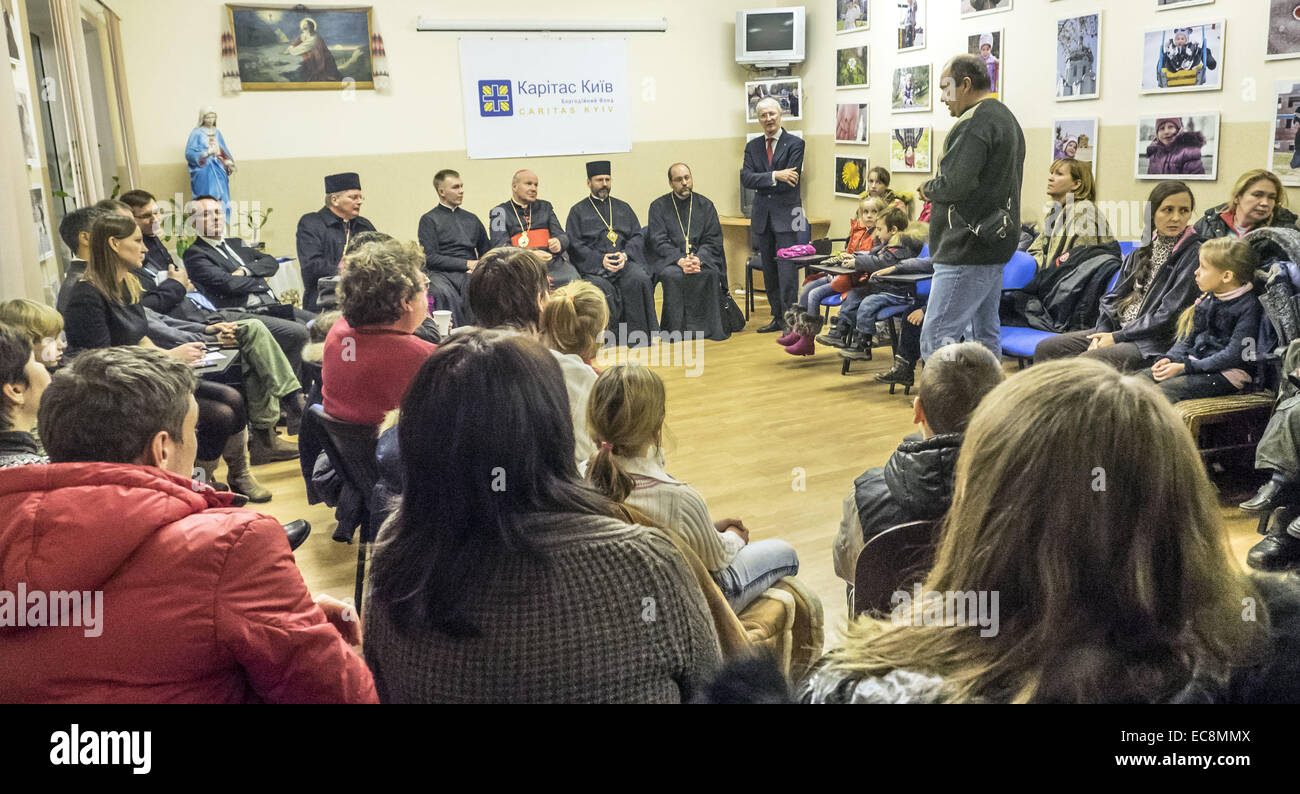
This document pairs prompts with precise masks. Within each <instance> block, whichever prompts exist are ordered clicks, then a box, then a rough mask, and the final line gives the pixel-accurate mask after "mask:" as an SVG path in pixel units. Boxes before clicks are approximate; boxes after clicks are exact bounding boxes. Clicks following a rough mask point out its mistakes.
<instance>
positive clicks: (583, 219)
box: [564, 160, 659, 344]
mask: <svg viewBox="0 0 1300 794" xmlns="http://www.w3.org/2000/svg"><path fill="white" fill-rule="evenodd" d="M612 184H613V179H612V178H611V177H610V167H609V161H608V160H597V161H595V162H590V163H587V188H588V189H589V190H590V191H591V195H590V196H587V197H586V198H584V199H583V200H582V201H579V202H578V203H577V204H574V205H573V209H571V210H569V220H568V223H566V224H565V225H564V227H565V230H566V231H568V233H569V253H570V255H571V256H572V257H573V264H574V265H575V266H576V267H577V268H578V272H579V273H581V274H582V277H583V278H584V279H586V280H587V281H590V282H591V283H592V284H595V285H596V286H597V287H600V289H601V291H602V292H604V293H605V300H606V301H608V302H609V323H610V327H611V328H613V327H616V326H618V325H620V324H625V328H623V329H622V331H623V335H624V336H623V339H622V340H621V341H622V343H625V344H636V343H637V342H639V341H640V340H638V339H636V338H633V337H631V334H632V333H634V332H640V334H644V335H645V339H646V342H647V343H648V342H649V337H651V336H653V335H655V334H657V333H658V332H659V321H658V319H657V318H656V317H655V300H654V283H653V282H652V281H651V280H650V274H649V273H648V272H647V271H646V269H645V265H644V264H643V263H642V262H640V261H637V259H636V258H631V257H634V256H635V257H637V258H644V253H645V252H644V241H643V240H642V239H641V222H640V221H638V220H637V217H636V213H635V212H633V211H632V208H631V207H630V206H628V204H627V202H625V201H619V200H618V199H616V198H611V197H610V195H609V191H610V187H611V185H612ZM638 336H639V334H638Z"/></svg>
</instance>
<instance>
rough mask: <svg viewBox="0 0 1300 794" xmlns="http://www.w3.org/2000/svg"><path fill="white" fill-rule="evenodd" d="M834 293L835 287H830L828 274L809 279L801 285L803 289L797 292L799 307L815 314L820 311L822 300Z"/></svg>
mask: <svg viewBox="0 0 1300 794" xmlns="http://www.w3.org/2000/svg"><path fill="white" fill-rule="evenodd" d="M834 294H835V289H834V288H833V287H831V279H830V276H822V277H821V278H819V279H817V280H816V281H809V282H808V283H807V284H804V285H803V291H802V292H800V293H799V308H801V309H803V310H804V311H805V312H807V313H808V314H817V313H818V312H820V311H821V307H822V301H824V300H826V299H827V298H829V297H830V296H832V295H834Z"/></svg>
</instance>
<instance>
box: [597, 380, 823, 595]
mask: <svg viewBox="0 0 1300 794" xmlns="http://www.w3.org/2000/svg"><path fill="white" fill-rule="evenodd" d="M665 402H666V400H665V394H664V383H663V381H662V380H661V379H660V378H659V376H658V375H657V374H655V372H654V370H652V369H649V368H648V367H643V366H639V365H623V364H620V365H618V366H614V367H610V368H609V369H607V370H606V371H605V372H603V373H601V376H600V377H599V378H598V379H597V380H596V387H595V388H594V389H592V392H591V404H590V406H589V407H588V409H587V424H588V426H589V427H590V428H591V434H592V437H593V438H594V439H595V440H596V441H598V442H599V443H600V449H599V451H597V452H596V454H595V455H593V456H592V458H591V459H590V460H589V461H588V462H587V464H586V469H585V473H586V477H587V481H588V482H589V483H591V484H592V485H593V486H595V488H596V489H597V490H599V491H600V492H601V493H603V494H604V495H606V496H608V497H609V498H611V499H613V500H614V501H616V502H622V503H625V504H627V505H629V506H630V507H633V508H636V509H637V510H639V511H640V512H641V513H643V514H645V515H646V516H648V517H649V518H650V520H652V521H654V522H655V523H656V524H657V525H658V526H660V527H663V528H664V529H666V530H667V531H669V532H672V533H674V534H675V535H676V536H677V537H679V538H680V539H681V540H682V541H683V542H685V543H686V544H687V545H689V546H690V547H691V549H692V550H693V551H694V552H695V553H696V554H698V555H699V557H700V560H701V561H702V562H703V563H704V565H705V567H706V568H708V569H709V571H710V572H711V573H712V574H713V579H714V581H716V582H717V583H718V587H719V588H721V590H722V593H723V595H724V596H726V598H727V602H728V603H729V604H731V607H732V609H734V610H735V611H737V612H739V611H741V610H742V609H744V608H745V606H746V605H748V604H749V602H751V601H753V600H754V598H756V597H757V596H758V595H759V594H760V593H762V592H763V591H764V590H766V589H767V588H769V587H771V586H772V585H773V584H775V583H776V581H777V580H778V579H781V578H783V577H786V576H794V575H795V574H796V573H797V572H798V571H799V557H798V555H797V554H796V553H795V550H794V548H793V547H792V546H791V545H790V544H788V543H786V542H785V541H783V540H760V541H757V542H755V543H750V542H749V529H748V528H746V527H745V524H744V522H742V521H740V520H739V519H735V518H724V519H721V520H719V521H714V520H712V519H711V518H710V517H709V511H708V507H706V506H705V504H704V497H702V496H700V493H699V492H698V491H696V490H695V489H694V488H692V487H691V486H689V485H687V484H686V483H684V482H681V481H680V480H676V479H673V478H672V477H671V476H669V475H668V473H667V472H665V471H664V461H663V453H662V450H661V438H662V435H663V426H664V412H665Z"/></svg>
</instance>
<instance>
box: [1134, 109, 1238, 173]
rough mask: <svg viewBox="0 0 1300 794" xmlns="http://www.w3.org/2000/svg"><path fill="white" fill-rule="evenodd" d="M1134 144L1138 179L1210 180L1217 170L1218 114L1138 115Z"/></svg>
mask: <svg viewBox="0 0 1300 794" xmlns="http://www.w3.org/2000/svg"><path fill="white" fill-rule="evenodd" d="M1137 147H1138V157H1137V177H1138V179H1163V178H1164V177H1166V176H1178V177H1181V178H1183V179H1205V180H1213V179H1215V178H1216V176H1217V169H1218V153H1219V116H1218V114H1217V113H1206V114H1199V115H1195V116H1182V117H1174V116H1162V117H1144V118H1141V119H1139V120H1138V142H1137Z"/></svg>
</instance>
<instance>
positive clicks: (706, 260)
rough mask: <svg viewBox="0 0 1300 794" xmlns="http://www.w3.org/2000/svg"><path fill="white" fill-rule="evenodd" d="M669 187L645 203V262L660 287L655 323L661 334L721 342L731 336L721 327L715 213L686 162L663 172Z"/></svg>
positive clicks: (721, 269) (723, 267) (722, 270)
mask: <svg viewBox="0 0 1300 794" xmlns="http://www.w3.org/2000/svg"><path fill="white" fill-rule="evenodd" d="M668 186H669V187H670V188H672V190H671V191H670V192H668V193H665V194H664V195H662V196H660V197H659V198H657V199H655V200H654V201H653V202H652V203H651V204H650V237H649V240H648V241H647V242H646V260H647V261H648V262H649V264H650V267H651V268H652V269H653V270H655V271H656V273H655V280H656V281H658V282H659V283H660V284H662V285H663V289H664V309H663V318H662V319H661V320H660V323H659V325H660V327H661V328H662V329H663V330H664V331H681V332H688V333H692V334H698V335H703V336H704V337H706V338H708V339H716V340H722V339H726V338H728V337H730V336H731V334H730V332H729V331H727V329H726V328H724V327H723V324H722V293H723V290H725V289H726V288H727V260H726V257H725V256H724V255H723V253H722V224H721V223H719V222H718V211H717V209H715V208H714V206H713V202H712V201H709V200H708V199H707V198H705V197H704V196H701V195H700V194H699V193H696V192H695V182H694V180H693V179H692V178H691V169H690V167H689V166H687V165H686V164H685V163H677V164H675V165H673V166H672V167H670V168H669V169H668Z"/></svg>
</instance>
